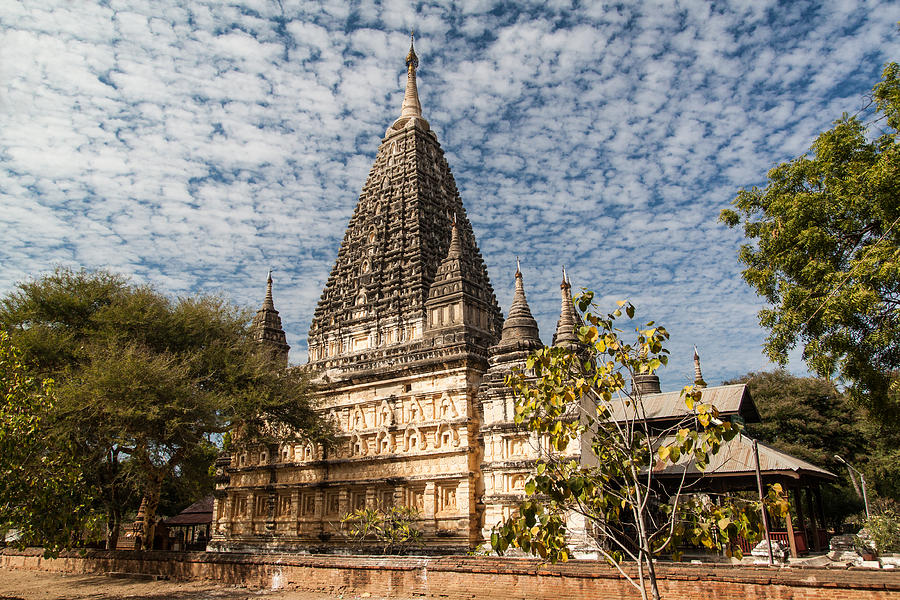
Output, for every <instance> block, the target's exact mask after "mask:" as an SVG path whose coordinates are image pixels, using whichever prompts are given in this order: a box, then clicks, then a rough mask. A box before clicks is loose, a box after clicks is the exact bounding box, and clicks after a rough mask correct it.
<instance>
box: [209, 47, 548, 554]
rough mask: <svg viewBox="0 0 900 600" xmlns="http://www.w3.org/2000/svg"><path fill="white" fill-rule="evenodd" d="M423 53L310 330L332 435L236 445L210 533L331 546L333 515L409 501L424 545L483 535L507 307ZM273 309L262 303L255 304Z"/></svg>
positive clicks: (231, 544)
mask: <svg viewBox="0 0 900 600" xmlns="http://www.w3.org/2000/svg"><path fill="white" fill-rule="evenodd" d="M418 62H419V61H418V57H417V56H416V53H415V49H414V48H413V45H412V43H410V49H409V53H408V55H407V57H406V69H407V84H406V91H405V94H404V98H403V103H402V105H401V109H400V117H399V118H398V119H397V120H395V121H394V122H393V124H392V125H391V126H390V127H389V128H388V129H387V131H386V133H385V137H384V139H383V140H382V142H381V145H380V146H379V148H378V151H377V153H376V156H375V162H374V164H373V166H372V169H371V171H370V172H369V175H368V177H367V179H366V182H365V184H364V185H363V188H362V192H361V193H360V196H359V200H358V203H357V205H356V209H355V210H354V212H353V215H352V216H351V217H350V222H349V224H348V226H347V230H346V233H345V234H344V239H343V241H342V243H341V246H340V249H339V250H338V255H337V260H336V261H335V264H334V267H333V268H332V270H331V274H330V275H329V277H328V280H327V281H326V283H325V287H324V289H323V291H322V295H321V298H320V300H319V303H318V305H317V307H316V310H315V313H314V316H313V321H312V325H311V327H310V330H309V336H308V342H309V364H308V365H307V366H306V367H304V368H306V369H308V370H309V372H310V374H311V375H312V376H313V378H314V380H313V382H314V384H315V386H316V389H317V393H318V400H319V403H320V407H321V410H322V412H323V416H325V417H326V418H328V419H331V420H332V422H333V423H334V424H335V426H336V428H337V431H338V436H337V442H336V444H335V445H334V446H333V447H331V448H322V447H313V445H311V444H283V445H282V446H279V447H271V448H256V449H254V448H244V449H236V450H235V452H234V453H233V456H232V459H231V463H230V466H229V467H228V468H227V469H226V471H227V472H228V475H229V478H228V483H227V484H224V485H225V489H224V496H223V499H222V502H221V503H220V504H221V506H222V507H224V508H223V509H222V514H221V515H219V513H217V517H216V519H217V521H216V527H215V530H216V532H217V534H216V535H215V536H214V537H213V540H212V541H211V543H210V549H219V550H253V551H260V550H267V551H281V550H288V551H290V550H303V549H314V548H316V547H326V548H327V549H329V550H340V548H341V546H342V545H343V544H345V540H344V539H343V538H342V536H341V535H340V532H339V531H337V530H335V524H336V523H339V521H340V518H341V517H342V516H343V515H345V514H347V513H348V512H350V511H352V510H355V509H358V508H363V507H369V508H376V507H381V508H386V507H388V506H391V505H399V504H404V505H407V506H412V507H414V508H416V509H417V510H418V512H419V516H420V527H421V529H422V530H423V531H424V533H425V542H426V551H440V552H447V551H464V550H467V549H469V548H471V547H473V546H475V545H477V544H478V543H480V541H481V520H482V519H481V513H480V508H481V506H482V505H481V504H480V502H479V500H480V493H481V490H482V488H483V483H482V480H481V471H480V468H479V467H480V462H481V458H482V450H481V445H480V443H479V429H480V425H481V410H480V406H479V405H478V403H477V401H476V394H477V392H478V388H479V386H480V384H481V380H482V377H483V375H484V373H485V371H487V369H488V356H489V351H488V349H489V348H490V347H491V346H493V345H495V344H496V343H497V341H498V338H499V337H500V330H501V325H502V316H501V313H500V308H499V306H498V304H497V300H496V298H495V296H494V292H493V289H492V287H491V283H490V280H489V278H488V274H487V269H486V267H485V264H484V260H483V259H482V256H481V252H480V250H479V249H478V246H477V244H476V243H475V236H474V234H473V232H472V226H471V224H470V223H469V221H468V219H467V217H466V211H465V207H464V206H463V204H462V200H461V199H460V196H459V192H458V191H457V188H456V183H455V181H454V179H453V175H452V174H451V172H450V168H449V166H448V165H447V161H446V159H445V158H444V153H443V151H442V150H441V146H440V144H439V143H438V141H437V136H436V135H435V133H434V132H433V131H432V130H431V127H430V126H429V124H428V122H427V121H426V120H425V119H424V118H423V117H422V105H421V103H420V101H419V97H418V88H417V82H416V69H417V67H418ZM267 301H268V296H267ZM263 311H268V312H263ZM271 311H274V307H271V306H269V305H268V304H265V305H264V307H263V310H262V311H261V313H260V314H262V315H263V316H264V317H265V318H269V317H268V315H270V314H271ZM276 314H277V313H276ZM265 318H263V319H262V320H265ZM279 326H280V324H279ZM535 327H536V326H535Z"/></svg>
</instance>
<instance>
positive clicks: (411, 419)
mask: <svg viewBox="0 0 900 600" xmlns="http://www.w3.org/2000/svg"><path fill="white" fill-rule="evenodd" d="M424 420H425V411H423V410H422V405H421V404H420V403H419V400H418V399H416V398H410V399H409V408H408V413H407V418H406V422H407V423H419V422H421V421H424Z"/></svg>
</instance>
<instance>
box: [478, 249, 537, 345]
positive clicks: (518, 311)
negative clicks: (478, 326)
mask: <svg viewBox="0 0 900 600" xmlns="http://www.w3.org/2000/svg"><path fill="white" fill-rule="evenodd" d="M515 281H516V283H515V285H516V287H515V292H513V300H512V304H511V305H510V307H509V314H508V315H507V316H506V320H505V321H504V322H503V332H502V335H501V337H500V342H499V343H498V344H497V346H495V347H494V348H493V349H492V350H491V352H492V355H493V356H495V357H496V356H501V355H506V354H510V353H515V352H522V351H524V352H529V351H531V350H534V349H537V348H540V347H542V346H543V344H542V343H541V337H540V334H539V332H538V324H537V321H535V320H534V316H533V315H532V314H531V308H530V307H529V306H528V300H526V299H525V285H524V283H523V280H522V269H521V266H520V264H519V257H518V256H517V257H516V276H515ZM509 358H515V357H514V356H510V357H509ZM498 360H500V361H501V362H503V361H505V360H506V359H504V358H499V359H498Z"/></svg>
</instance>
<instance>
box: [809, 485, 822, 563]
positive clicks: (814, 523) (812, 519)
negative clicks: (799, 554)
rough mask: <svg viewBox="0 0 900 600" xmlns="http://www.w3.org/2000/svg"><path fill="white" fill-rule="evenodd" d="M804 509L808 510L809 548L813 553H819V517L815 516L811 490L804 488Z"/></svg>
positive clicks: (820, 545) (820, 548)
mask: <svg viewBox="0 0 900 600" xmlns="http://www.w3.org/2000/svg"><path fill="white" fill-rule="evenodd" d="M806 508H807V510H809V527H810V533H811V535H812V544H811V545H810V547H811V548H812V549H813V552H820V551H821V550H822V544H821V543H820V540H819V523H818V521H819V516H818V515H816V509H815V507H814V506H813V490H812V488H806Z"/></svg>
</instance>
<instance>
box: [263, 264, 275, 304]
mask: <svg viewBox="0 0 900 600" xmlns="http://www.w3.org/2000/svg"><path fill="white" fill-rule="evenodd" d="M262 307H263V308H264V309H265V310H275V301H274V300H273V299H272V269H269V277H268V278H267V279H266V298H265V300H263V306H262Z"/></svg>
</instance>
